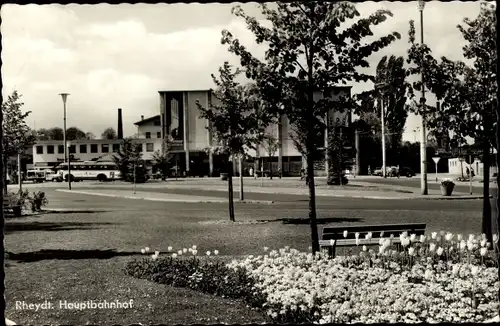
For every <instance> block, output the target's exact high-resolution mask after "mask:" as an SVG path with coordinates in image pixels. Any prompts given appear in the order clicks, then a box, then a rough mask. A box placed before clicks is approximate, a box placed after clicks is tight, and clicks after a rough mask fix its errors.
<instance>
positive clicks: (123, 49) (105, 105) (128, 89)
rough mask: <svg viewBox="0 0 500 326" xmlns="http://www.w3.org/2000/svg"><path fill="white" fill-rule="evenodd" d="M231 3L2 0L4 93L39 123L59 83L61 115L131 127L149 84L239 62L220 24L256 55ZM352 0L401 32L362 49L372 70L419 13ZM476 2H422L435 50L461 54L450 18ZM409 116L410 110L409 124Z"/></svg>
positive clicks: (52, 107)
mask: <svg viewBox="0 0 500 326" xmlns="http://www.w3.org/2000/svg"><path fill="white" fill-rule="evenodd" d="M242 6H243V7H244V8H245V10H248V9H249V10H250V11H251V13H252V15H253V14H255V13H256V12H257V11H258V10H256V9H255V8H254V7H255V4H244V5H242ZM230 7H231V6H228V5H218V4H209V5H208V4H205V5H201V4H190V5H183V4H178V5H146V4H139V5H119V6H111V5H106V4H101V5H97V6H81V5H66V6H61V5H25V6H19V5H10V4H8V5H4V6H2V11H1V15H2V20H3V21H2V36H3V39H2V45H3V51H2V60H3V66H2V77H3V82H4V95H6V94H8V93H10V92H11V91H12V90H13V89H18V90H19V92H20V93H21V94H23V95H24V97H23V100H24V102H25V104H26V105H25V106H26V109H27V110H32V111H33V113H32V115H31V117H30V119H32V120H36V121H37V122H36V127H37V128H40V127H52V126H55V125H60V124H61V121H62V117H61V115H62V113H61V107H62V102H61V99H60V97H59V96H58V94H59V93H61V92H68V93H70V94H71V96H70V98H69V100H68V119H69V120H68V121H69V123H70V124H71V123H74V124H77V125H78V127H80V128H81V129H83V130H85V131H91V132H93V133H94V134H96V135H100V133H101V132H102V130H104V129H105V128H106V127H109V126H115V125H116V109H117V108H119V107H120V108H122V109H123V116H124V129H125V130H124V131H125V133H126V134H129V135H131V134H133V133H134V132H135V130H134V126H133V122H135V121H136V120H138V118H139V117H140V115H145V116H148V115H155V114H158V111H159V107H158V106H159V100H158V90H166V89H204V88H209V87H213V83H212V80H211V77H210V74H211V73H217V69H218V67H219V66H220V65H221V64H222V62H223V61H225V60H228V61H230V62H231V63H233V64H238V59H237V58H236V57H235V56H233V55H232V54H230V53H229V52H228V51H227V47H226V46H223V45H221V44H220V39H221V31H222V30H223V29H228V30H229V31H231V33H233V35H234V36H235V37H237V38H238V39H239V40H240V41H241V43H242V44H244V45H245V46H247V47H248V49H250V50H251V52H252V53H254V54H256V56H257V57H259V58H262V57H263V54H264V49H263V48H262V47H259V46H257V45H256V44H255V41H254V37H253V35H252V34H251V33H250V32H249V31H248V30H247V28H246V26H245V23H244V22H243V21H242V20H241V19H239V18H236V17H234V16H232V15H230ZM357 7H358V10H359V11H360V13H361V14H362V16H366V15H368V14H370V13H373V12H374V11H375V10H377V9H382V8H388V9H390V10H391V11H392V12H393V14H394V17H392V18H389V19H388V20H387V21H386V22H384V23H382V24H380V26H376V27H375V28H374V29H373V31H374V34H375V35H374V37H375V38H377V37H380V36H382V35H384V34H387V33H388V32H390V31H399V32H400V33H401V34H402V39H401V40H398V41H397V42H395V43H394V44H392V45H391V46H390V47H389V48H386V49H383V50H382V51H380V52H379V53H376V54H374V55H373V56H372V57H371V58H370V63H371V68H370V69H369V70H368V71H369V72H371V73H373V72H374V69H375V66H376V64H377V62H378V60H380V58H381V57H382V56H383V55H390V54H395V55H405V53H406V48H407V44H408V43H407V31H408V21H409V20H410V19H414V20H416V21H417V22H418V19H419V14H418V11H417V9H416V4H415V3H414V2H411V3H406V2H364V3H360V4H358V5H357ZM478 11H479V4H478V3H463V2H452V3H439V2H430V3H428V5H427V7H426V9H425V20H424V21H425V26H426V30H425V39H426V42H427V43H428V44H429V45H430V46H431V47H432V49H433V50H434V52H435V54H437V55H439V56H440V55H446V56H448V57H450V58H451V59H462V58H461V52H462V51H461V46H462V45H463V43H464V41H463V39H462V38H461V35H460V33H459V32H458V30H457V29H456V25H457V24H458V23H460V22H461V21H462V19H463V18H464V17H466V16H469V17H474V16H475V15H477V12H478ZM193 15H194V16H193ZM443 17H446V19H443ZM417 33H418V26H417ZM364 87H367V86H366V85H356V86H355V87H354V88H353V90H354V92H358V91H361V90H363V88H364ZM416 121H417V120H415V119H409V122H408V126H409V129H414V125H415V126H416ZM410 136H411V137H413V134H412V133H411V135H410Z"/></svg>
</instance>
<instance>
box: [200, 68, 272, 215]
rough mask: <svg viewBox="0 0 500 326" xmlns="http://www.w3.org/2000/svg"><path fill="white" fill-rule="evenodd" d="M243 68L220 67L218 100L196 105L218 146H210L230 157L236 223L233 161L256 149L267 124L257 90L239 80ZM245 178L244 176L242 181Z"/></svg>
mask: <svg viewBox="0 0 500 326" xmlns="http://www.w3.org/2000/svg"><path fill="white" fill-rule="evenodd" d="M241 72H242V71H241V70H240V69H238V68H236V69H235V71H233V69H232V66H231V65H230V64H229V63H228V62H227V61H226V62H224V65H223V66H222V67H220V68H219V75H220V76H219V77H216V76H215V75H213V74H212V79H213V81H214V83H215V85H216V86H217V88H216V90H215V91H214V97H215V101H212V103H210V104H209V107H208V108H206V107H203V106H202V105H201V104H200V103H199V102H198V101H197V102H196V105H197V106H198V109H199V110H200V118H204V119H207V120H208V121H209V127H208V128H209V130H210V131H211V132H212V134H213V138H214V139H215V140H216V141H217V145H216V146H215V147H214V148H212V149H210V150H212V151H213V152H214V153H216V154H218V155H222V156H224V157H226V158H227V159H226V164H225V165H226V166H227V172H228V192H229V218H230V220H231V221H233V222H234V202H233V180H232V176H233V166H232V160H233V159H234V158H236V157H242V156H244V155H245V153H246V152H247V150H248V149H250V148H252V149H255V148H256V147H255V144H257V143H259V142H260V137H261V136H260V134H261V132H263V131H264V128H265V125H263V124H261V123H260V121H261V119H260V116H259V113H258V112H260V111H258V110H255V102H254V101H253V100H252V96H253V95H254V93H253V92H254V91H255V89H254V88H252V87H245V86H242V85H240V84H239V83H238V82H236V78H237V77H238V76H239V75H240V74H241ZM241 180H242V178H241V179H240V182H241Z"/></svg>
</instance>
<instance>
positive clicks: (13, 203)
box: [3, 196, 22, 217]
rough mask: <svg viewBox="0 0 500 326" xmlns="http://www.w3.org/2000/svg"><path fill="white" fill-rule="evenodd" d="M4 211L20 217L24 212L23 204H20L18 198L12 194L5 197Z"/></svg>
mask: <svg viewBox="0 0 500 326" xmlns="http://www.w3.org/2000/svg"><path fill="white" fill-rule="evenodd" d="M3 211H4V213H5V214H6V215H7V213H10V214H11V215H13V216H14V217H20V216H21V212H22V205H19V203H18V202H17V199H16V198H15V197H12V196H4V197H3Z"/></svg>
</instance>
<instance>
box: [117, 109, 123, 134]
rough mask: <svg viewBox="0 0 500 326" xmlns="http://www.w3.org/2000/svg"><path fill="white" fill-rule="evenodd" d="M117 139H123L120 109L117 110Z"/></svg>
mask: <svg viewBox="0 0 500 326" xmlns="http://www.w3.org/2000/svg"><path fill="white" fill-rule="evenodd" d="M118 139H123V121H122V109H118Z"/></svg>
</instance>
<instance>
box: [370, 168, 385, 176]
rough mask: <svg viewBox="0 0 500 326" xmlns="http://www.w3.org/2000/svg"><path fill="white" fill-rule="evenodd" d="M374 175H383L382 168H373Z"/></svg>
mask: <svg viewBox="0 0 500 326" xmlns="http://www.w3.org/2000/svg"><path fill="white" fill-rule="evenodd" d="M372 175H378V176H383V175H384V174H383V172H382V168H376V169H375V170H373V172H372Z"/></svg>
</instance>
